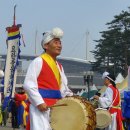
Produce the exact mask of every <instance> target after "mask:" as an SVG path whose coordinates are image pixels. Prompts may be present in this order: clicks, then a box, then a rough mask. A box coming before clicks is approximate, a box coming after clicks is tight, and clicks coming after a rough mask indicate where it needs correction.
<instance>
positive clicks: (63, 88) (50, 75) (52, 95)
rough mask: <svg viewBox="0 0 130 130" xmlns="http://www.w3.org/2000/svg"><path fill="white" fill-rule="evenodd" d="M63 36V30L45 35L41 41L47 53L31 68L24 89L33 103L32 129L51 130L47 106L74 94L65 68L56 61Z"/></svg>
mask: <svg viewBox="0 0 130 130" xmlns="http://www.w3.org/2000/svg"><path fill="white" fill-rule="evenodd" d="M62 36H63V31H62V30H61V29H60V28H54V29H53V30H52V31H49V32H45V33H44V34H43V40H42V42H41V45H42V48H43V49H44V51H45V53H43V54H41V55H40V56H39V57H37V58H36V59H34V60H33V61H32V63H31V64H30V66H29V68H28V71H27V75H26V78H25V82H24V89H25V91H26V92H27V94H28V98H29V100H30V103H31V104H30V108H29V109H30V113H29V114H30V130H51V127H50V124H49V113H50V109H48V106H51V105H54V104H55V103H56V102H57V100H59V99H61V98H63V97H65V96H72V95H73V93H72V91H71V90H70V89H69V88H68V86H67V78H66V76H65V74H64V70H63V67H62V65H61V64H60V63H59V62H58V61H57V56H58V55H60V53H61V50H62V43H61V38H62ZM27 129H28V128H27Z"/></svg>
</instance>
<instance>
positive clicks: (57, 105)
mask: <svg viewBox="0 0 130 130" xmlns="http://www.w3.org/2000/svg"><path fill="white" fill-rule="evenodd" d="M60 106H67V104H56V105H53V106H49V107H48V108H53V107H60Z"/></svg>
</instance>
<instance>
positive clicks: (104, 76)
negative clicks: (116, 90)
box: [102, 71, 115, 82]
mask: <svg viewBox="0 0 130 130" xmlns="http://www.w3.org/2000/svg"><path fill="white" fill-rule="evenodd" d="M108 75H109V73H108V72H106V71H105V72H104V73H103V75H102V78H103V79H104V78H108V79H110V80H111V81H113V82H115V81H114V80H113V79H112V78H110V77H109V76H108Z"/></svg>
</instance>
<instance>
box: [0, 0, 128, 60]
mask: <svg viewBox="0 0 130 130" xmlns="http://www.w3.org/2000/svg"><path fill="white" fill-rule="evenodd" d="M15 4H16V5H17V7H16V23H17V24H22V28H21V33H22V34H23V35H24V41H25V44H26V47H23V45H22V46H21V54H27V55H34V54H35V43H36V53H37V55H39V54H40V53H42V49H41V39H42V33H43V32H44V31H48V30H51V29H52V28H54V27H60V28H62V29H63V31H64V37H63V40H62V41H63V50H62V54H61V56H63V57H74V58H80V59H85V58H86V55H87V59H88V60H90V59H93V57H92V54H91V53H89V51H91V50H93V49H94V47H95V44H96V43H95V42H94V41H93V40H98V39H100V38H101V37H100V33H99V32H101V31H104V30H106V29H107V26H106V25H105V24H106V23H107V22H110V21H111V20H113V19H114V16H115V15H119V14H120V13H121V11H122V10H124V11H128V7H129V6H130V0H1V1H0V54H1V53H2V54H6V52H7V48H6V42H5V41H6V38H7V32H6V30H5V28H6V27H8V26H12V24H13V8H14V5H15ZM36 32H37V36H36ZM87 32H89V35H87V34H88V33H87ZM35 36H36V38H35ZM86 39H87V40H86ZM35 41H36V42H35ZM86 42H87V49H86ZM86 50H87V52H88V53H87V54H86Z"/></svg>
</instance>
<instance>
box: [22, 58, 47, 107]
mask: <svg viewBox="0 0 130 130" xmlns="http://www.w3.org/2000/svg"><path fill="white" fill-rule="evenodd" d="M42 64H43V61H42V58H41V57H37V58H36V59H34V60H33V61H32V62H31V64H30V65H29V68H28V71H27V74H26V77H25V81H24V86H23V87H24V89H25V91H26V92H27V94H28V97H29V100H30V102H31V104H32V105H34V106H37V105H39V104H42V103H44V100H43V98H42V97H41V95H40V93H39V91H38V83H37V77H38V76H39V73H40V72H41V68H42Z"/></svg>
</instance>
